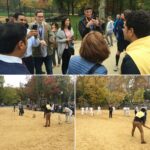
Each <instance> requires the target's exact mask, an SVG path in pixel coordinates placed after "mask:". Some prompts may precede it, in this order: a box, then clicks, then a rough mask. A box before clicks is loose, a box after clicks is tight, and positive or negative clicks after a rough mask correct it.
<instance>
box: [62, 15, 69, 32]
mask: <svg viewBox="0 0 150 150" xmlns="http://www.w3.org/2000/svg"><path fill="white" fill-rule="evenodd" d="M67 19H69V20H70V18H69V17H68V16H67V17H64V18H63V20H62V22H61V30H64V28H65V21H66V20H67ZM68 29H69V30H71V22H70V25H69V27H68Z"/></svg>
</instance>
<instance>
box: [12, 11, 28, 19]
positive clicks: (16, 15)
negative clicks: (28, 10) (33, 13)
mask: <svg viewBox="0 0 150 150" xmlns="http://www.w3.org/2000/svg"><path fill="white" fill-rule="evenodd" d="M19 16H25V15H24V14H23V13H21V12H16V13H15V14H14V15H13V17H14V18H15V19H16V20H18V17H19Z"/></svg>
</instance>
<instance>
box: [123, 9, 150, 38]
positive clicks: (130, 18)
mask: <svg viewBox="0 0 150 150" xmlns="http://www.w3.org/2000/svg"><path fill="white" fill-rule="evenodd" d="M126 26H127V28H128V29H130V28H133V29H134V34H135V35H136V37H137V38H142V37H145V36H148V35H150V13H148V12H146V11H144V10H138V11H132V12H131V13H128V14H127V15H126Z"/></svg>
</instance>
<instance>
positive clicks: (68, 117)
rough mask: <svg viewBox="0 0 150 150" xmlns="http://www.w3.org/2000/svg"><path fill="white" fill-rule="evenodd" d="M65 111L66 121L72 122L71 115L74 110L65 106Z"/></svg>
mask: <svg viewBox="0 0 150 150" xmlns="http://www.w3.org/2000/svg"><path fill="white" fill-rule="evenodd" d="M64 112H65V114H66V122H68V123H71V116H72V113H73V111H72V110H71V109H70V108H68V107H65V108H64Z"/></svg>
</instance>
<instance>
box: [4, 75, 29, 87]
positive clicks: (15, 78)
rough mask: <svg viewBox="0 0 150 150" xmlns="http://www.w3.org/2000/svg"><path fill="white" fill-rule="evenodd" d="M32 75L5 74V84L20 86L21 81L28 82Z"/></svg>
mask: <svg viewBox="0 0 150 150" xmlns="http://www.w3.org/2000/svg"><path fill="white" fill-rule="evenodd" d="M30 77H31V76H29V75H28V76H27V75H5V76H4V80H5V83H4V86H8V85H9V86H13V87H20V83H23V84H25V83H27V79H28V78H30Z"/></svg>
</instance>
